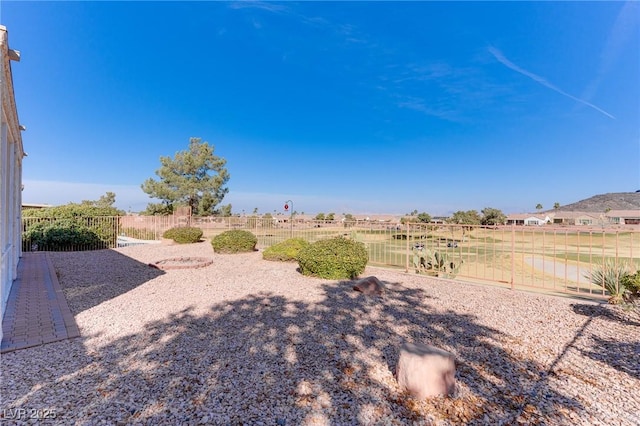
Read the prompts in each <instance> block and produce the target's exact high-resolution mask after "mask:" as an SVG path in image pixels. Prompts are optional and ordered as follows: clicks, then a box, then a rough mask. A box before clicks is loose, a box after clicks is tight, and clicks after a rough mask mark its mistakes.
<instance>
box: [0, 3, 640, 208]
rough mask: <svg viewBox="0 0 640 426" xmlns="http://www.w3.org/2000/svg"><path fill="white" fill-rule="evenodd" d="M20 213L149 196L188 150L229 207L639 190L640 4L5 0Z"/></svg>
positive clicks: (576, 196) (135, 203)
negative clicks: (192, 141)
mask: <svg viewBox="0 0 640 426" xmlns="http://www.w3.org/2000/svg"><path fill="white" fill-rule="evenodd" d="M0 22H1V23H2V25H4V26H6V27H7V30H8V32H9V43H10V47H11V48H13V49H17V50H20V51H21V55H22V58H21V61H20V62H13V63H12V71H13V79H14V86H15V96H16V100H17V106H18V115H19V118H20V121H21V123H22V124H23V125H25V126H26V127H27V130H26V131H25V132H23V134H22V136H23V143H24V146H25V150H26V151H27V153H28V157H26V158H25V160H24V174H23V179H24V184H25V189H24V192H23V200H24V201H25V202H32V203H49V204H64V203H67V202H79V201H81V200H85V199H98V198H99V197H100V195H102V194H104V193H105V192H106V191H113V192H115V193H116V200H117V202H116V204H117V205H118V207H120V208H123V209H126V210H129V209H131V210H133V211H139V210H143V209H144V208H145V206H146V205H147V203H148V202H150V201H153V200H150V199H149V198H148V196H147V195H146V194H144V193H143V192H142V190H141V189H140V185H141V184H142V182H144V180H146V179H147V178H150V177H154V178H155V177H156V175H155V171H156V170H157V169H158V168H159V166H160V162H159V158H160V156H173V155H174V154H175V153H176V152H177V151H181V150H184V149H186V148H187V146H188V142H189V138H190V137H200V138H202V139H203V140H204V141H208V142H209V143H210V144H212V145H214V146H215V153H216V154H217V155H219V156H222V157H224V158H225V159H226V160H227V167H228V170H229V172H230V175H231V179H230V180H229V183H228V188H229V194H228V195H227V197H225V199H224V201H223V204H227V203H231V204H232V206H233V211H234V213H239V212H242V210H246V211H247V212H250V211H253V209H254V208H256V207H257V208H258V209H259V211H260V212H273V211H274V210H275V211H277V212H283V204H284V201H286V200H293V203H294V209H295V210H297V211H298V212H305V213H317V212H325V213H328V212H335V213H337V214H341V213H353V214H359V213H406V212H409V211H412V210H414V209H416V210H418V211H420V212H422V211H425V212H428V213H430V214H432V215H445V214H449V213H451V212H453V211H456V210H468V209H477V210H480V209H482V208H484V207H496V208H500V209H502V210H503V211H504V212H505V213H517V212H525V211H535V206H536V204H538V203H541V204H542V205H543V206H544V207H545V208H551V207H552V206H553V203H555V202H559V203H560V204H568V203H571V202H575V201H578V200H580V199H583V198H587V197H590V196H592V195H595V194H600V193H606V192H625V191H635V190H637V189H640V4H639V3H638V2H626V3H625V2H584V3H577V2H531V3H529V2H496V3H484V2H339V1H334V2H180V3H177V2H24V1H20V2H13V1H4V0H3V1H1V2H0Z"/></svg>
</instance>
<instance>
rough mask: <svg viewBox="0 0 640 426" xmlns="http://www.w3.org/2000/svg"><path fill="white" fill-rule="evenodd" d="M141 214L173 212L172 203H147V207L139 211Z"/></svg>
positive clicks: (152, 214)
mask: <svg viewBox="0 0 640 426" xmlns="http://www.w3.org/2000/svg"><path fill="white" fill-rule="evenodd" d="M140 214H141V215H143V216H168V215H171V214H173V205H172V204H165V203H149V204H147V208H146V209H145V210H144V211H142V212H140Z"/></svg>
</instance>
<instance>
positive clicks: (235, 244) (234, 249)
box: [211, 229, 258, 253]
mask: <svg viewBox="0 0 640 426" xmlns="http://www.w3.org/2000/svg"><path fill="white" fill-rule="evenodd" d="M256 244H258V238H257V237H256V236H255V235H253V234H252V233H251V232H249V231H243V230H241V229H234V230H231V231H225V232H223V233H222V234H219V235H216V236H215V237H213V238H212V239H211V245H212V246H213V250H214V251H215V252H216V253H244V252H249V251H255V249H256Z"/></svg>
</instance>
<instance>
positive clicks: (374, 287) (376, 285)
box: [353, 276, 385, 296]
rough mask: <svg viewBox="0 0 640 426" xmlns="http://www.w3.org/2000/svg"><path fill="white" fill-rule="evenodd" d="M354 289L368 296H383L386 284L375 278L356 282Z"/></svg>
mask: <svg viewBox="0 0 640 426" xmlns="http://www.w3.org/2000/svg"><path fill="white" fill-rule="evenodd" d="M353 289H354V290H355V291H359V292H361V293H362V294H366V295H367V296H382V295H383V294H384V291H385V288H384V284H382V282H381V281H380V280H379V279H378V278H376V277H374V276H371V277H367V278H362V279H361V280H358V281H356V282H355V284H354V286H353Z"/></svg>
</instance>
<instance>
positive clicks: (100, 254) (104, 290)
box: [49, 250, 165, 315]
mask: <svg viewBox="0 0 640 426" xmlns="http://www.w3.org/2000/svg"><path fill="white" fill-rule="evenodd" d="M49 254H50V256H51V257H52V259H53V264H54V266H55V272H56V275H57V276H58V279H59V281H60V285H61V287H62V291H63V292H64V295H65V298H66V299H67V302H68V304H69V308H70V309H71V312H72V313H73V314H74V315H78V314H79V313H80V312H82V311H85V310H87V309H90V308H92V307H94V306H97V305H99V304H101V303H103V302H106V301H107V300H111V299H113V298H115V297H118V296H120V295H121V294H124V293H127V292H128V291H131V290H133V289H134V288H136V287H138V286H140V285H142V284H144V283H146V282H148V281H151V280H152V279H154V278H156V277H158V276H160V275H163V274H164V273H165V272H164V271H162V270H160V269H158V268H153V267H151V266H149V265H148V264H146V263H142V262H139V261H137V260H135V259H133V258H131V257H129V256H125V255H123V254H121V253H119V252H117V251H115V250H94V251H86V252H77V253H74V259H76V260H77V262H76V261H74V263H73V264H71V263H69V262H67V261H65V256H66V255H67V254H66V253H64V252H61V253H57V252H50V253H49ZM95 262H100V263H103V264H107V265H109V266H110V267H109V268H108V269H107V268H101V269H100V270H101V271H102V272H103V273H102V275H99V276H96V274H95V272H94V269H93V268H91V267H90V266H89V265H91V264H93V263H95ZM84 265H87V266H88V267H86V268H85V267H83V266H84Z"/></svg>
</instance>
